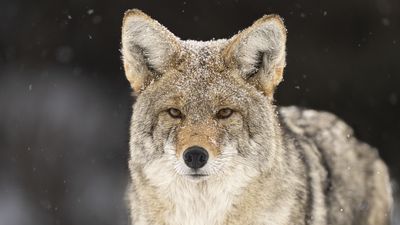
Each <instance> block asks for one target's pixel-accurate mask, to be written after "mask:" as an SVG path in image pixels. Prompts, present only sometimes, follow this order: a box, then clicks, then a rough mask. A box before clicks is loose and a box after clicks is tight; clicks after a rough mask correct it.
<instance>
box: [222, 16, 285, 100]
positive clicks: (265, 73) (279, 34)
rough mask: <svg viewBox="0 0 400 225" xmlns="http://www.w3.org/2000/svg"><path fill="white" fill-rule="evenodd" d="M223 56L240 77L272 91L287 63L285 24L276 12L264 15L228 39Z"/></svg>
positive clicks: (267, 93)
mask: <svg viewBox="0 0 400 225" xmlns="http://www.w3.org/2000/svg"><path fill="white" fill-rule="evenodd" d="M224 54H225V58H226V60H227V61H228V63H229V64H233V65H234V66H236V67H237V68H238V69H239V71H240V73H241V75H242V77H243V78H244V79H246V80H248V81H249V82H250V83H252V84H253V85H255V86H256V87H257V88H258V89H259V90H261V91H263V92H264V93H265V94H266V95H271V96H272V95H273V92H274V89H275V87H276V86H277V85H278V84H279V82H280V81H281V80H282V75H283V69H284V67H285V65H286V61H285V58H286V28H285V26H284V24H283V20H282V19H281V18H280V17H279V16H277V15H266V16H264V17H262V18H261V19H259V20H257V21H256V22H254V24H253V25H252V26H250V27H249V28H247V29H245V30H243V31H242V32H240V33H239V34H237V35H235V36H233V37H232V38H231V39H230V43H229V44H228V46H227V48H226V49H225V52H224Z"/></svg>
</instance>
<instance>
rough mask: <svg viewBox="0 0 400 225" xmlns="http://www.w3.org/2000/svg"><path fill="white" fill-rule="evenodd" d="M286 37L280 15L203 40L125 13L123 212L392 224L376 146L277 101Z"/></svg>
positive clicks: (156, 224) (327, 119)
mask: <svg viewBox="0 0 400 225" xmlns="http://www.w3.org/2000/svg"><path fill="white" fill-rule="evenodd" d="M285 45H286V28H285V26H284V24H283V21H282V19H281V18H280V17H279V16H277V15H266V16H264V17H262V18H261V19H259V20H257V21H256V22H254V24H253V25H252V26H250V27H249V28H247V29H245V30H243V31H241V32H239V33H238V34H236V35H234V36H233V37H231V38H230V39H222V40H212V41H204V42H203V41H193V40H181V39H179V38H178V37H176V36H175V35H174V34H172V33H171V32H170V31H168V30H167V29H166V28H165V27H164V26H162V25H161V24H159V23H158V22H157V21H155V20H153V19H152V18H150V17H149V16H147V15H146V14H145V13H143V12H142V11H140V10H137V9H133V10H128V11H127V12H126V13H125V16H124V19H123V25H122V49H121V52H122V58H123V64H124V69H125V74H126V77H127V79H128V80H129V82H130V84H131V87H132V89H133V92H134V93H135V94H136V96H137V98H136V102H135V104H134V106H133V115H132V120H131V130H130V133H131V134H130V135H131V136H130V160H129V168H130V174H131V182H130V183H131V184H130V185H129V188H128V192H127V193H128V194H127V196H128V200H129V208H130V214H131V220H132V224H134V225H150V224H151V225H247V224H248V225H250V224H251V225H289V224H291V225H328V224H329V225H350V224H351V225H356V224H357V225H384V224H389V220H390V219H389V218H390V213H391V204H392V197H391V189H390V180H389V175H388V169H387V167H386V166H385V164H384V163H383V161H382V160H381V159H380V158H379V156H378V152H377V150H376V149H374V148H372V147H370V146H369V145H367V144H365V143H362V142H360V141H359V140H357V139H356V138H355V137H354V136H353V131H352V129H351V128H350V127H349V126H348V125H347V124H345V123H344V122H343V121H342V120H340V119H338V118H337V117H336V116H334V115H332V114H330V113H327V112H320V111H314V110H309V109H302V108H298V107H277V106H275V105H274V101H273V94H274V89H275V88H276V86H277V85H278V84H279V82H280V81H281V80H282V75H283V69H284V67H285V65H286V63H285V57H286V51H285Z"/></svg>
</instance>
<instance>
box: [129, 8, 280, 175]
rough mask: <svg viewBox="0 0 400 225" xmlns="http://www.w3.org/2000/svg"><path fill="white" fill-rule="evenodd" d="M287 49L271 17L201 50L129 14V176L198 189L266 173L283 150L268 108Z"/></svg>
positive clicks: (201, 46)
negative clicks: (166, 179)
mask: <svg viewBox="0 0 400 225" xmlns="http://www.w3.org/2000/svg"><path fill="white" fill-rule="evenodd" d="M285 42H286V30H285V27H284V25H283V22H282V20H281V19H280V18H279V17H278V16H276V15H268V16H264V17H262V18H261V19H259V20H257V21H256V22H255V23H254V24H253V25H252V26H250V27H249V28H247V29H245V30H243V31H241V32H240V33H238V34H236V35H234V36H233V37H231V38H230V39H223V40H215V41H214V40H213V41H206V42H201V41H192V40H181V39H179V38H178V37H176V36H175V35H174V34H172V33H171V32H170V31H168V30H167V29H166V28H165V27H163V26H162V25H161V24H159V23H158V22H157V21H155V20H153V19H151V18H150V17H149V16H147V15H146V14H144V13H143V12H141V11H139V10H129V11H127V12H126V13H125V17H124V20H123V26H122V50H121V51H122V56H123V63H124V68H125V73H126V77H127V79H128V80H129V82H130V84H131V86H132V88H133V90H134V92H135V94H136V95H137V99H136V103H135V105H134V108H133V116H132V124H131V143H130V147H131V162H130V167H131V169H139V170H143V171H145V172H146V171H153V172H154V173H153V175H152V176H160V177H162V176H173V177H179V178H183V179H186V178H187V179H189V180H195V181H200V180H201V181H203V180H207V179H212V178H218V177H223V176H227V175H234V171H235V170H236V169H237V168H256V169H266V168H268V166H269V165H272V164H273V163H274V161H276V158H275V152H276V151H277V150H278V149H279V147H280V145H281V134H280V130H279V125H278V121H277V118H276V117H277V116H276V113H275V108H274V106H273V104H272V100H273V92H274V89H275V87H276V86H277V85H278V83H279V82H280V81H281V80H282V73H283V69H284V67H285ZM155 168H156V169H155Z"/></svg>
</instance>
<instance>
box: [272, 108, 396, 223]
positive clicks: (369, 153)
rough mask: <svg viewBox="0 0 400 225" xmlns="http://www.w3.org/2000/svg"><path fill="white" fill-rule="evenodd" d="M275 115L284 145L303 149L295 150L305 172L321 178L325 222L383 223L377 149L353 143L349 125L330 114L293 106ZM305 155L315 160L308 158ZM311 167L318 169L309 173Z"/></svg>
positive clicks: (384, 190) (384, 187)
mask: <svg viewBox="0 0 400 225" xmlns="http://www.w3.org/2000/svg"><path fill="white" fill-rule="evenodd" d="M279 112H280V115H281V116H280V119H281V122H282V123H281V124H282V127H283V130H284V133H285V135H286V137H287V138H288V139H287V140H288V142H289V143H290V142H291V143H297V144H294V146H296V145H297V146H299V145H304V144H305V143H306V145H307V146H308V147H306V148H301V147H300V148H299V149H301V151H304V152H303V154H304V155H303V156H302V157H304V158H305V160H306V164H308V167H309V169H310V170H311V173H308V176H309V179H311V180H312V179H315V176H319V177H322V178H323V180H322V184H321V187H322V189H323V192H322V193H323V195H324V197H323V199H324V201H325V203H324V205H325V206H326V208H327V222H328V224H348V223H349V221H358V223H357V224H381V223H382V222H381V221H385V222H384V224H389V218H390V208H388V206H389V205H390V204H391V203H390V204H387V202H386V199H391V190H390V186H389V183H390V182H389V177H388V171H387V168H386V166H385V164H384V163H383V162H382V160H381V159H380V158H379V155H378V152H377V150H376V149H374V148H372V147H371V146H369V145H368V144H365V143H363V142H360V141H358V140H357V139H356V138H355V137H354V136H353V130H352V129H351V127H349V126H348V125H347V124H346V123H345V122H343V121H342V120H341V119H339V118H338V117H337V116H335V115H333V114H331V113H328V112H321V111H315V110H310V109H303V108H298V107H294V106H291V107H281V108H279ZM311 149H312V150H311ZM310 152H312V153H310ZM310 155H314V157H315V156H317V158H318V160H317V161H315V160H310V158H309V157H310ZM315 165H320V166H321V167H322V168H319V169H318V171H312V170H313V166H315ZM382 208H386V209H385V210H384V211H383V212H382V211H380V210H382ZM371 214H373V215H374V216H371Z"/></svg>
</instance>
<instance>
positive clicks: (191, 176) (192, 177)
mask: <svg viewBox="0 0 400 225" xmlns="http://www.w3.org/2000/svg"><path fill="white" fill-rule="evenodd" d="M185 175H186V177H188V178H189V179H190V180H202V179H205V178H206V177H208V175H207V174H201V173H190V174H185Z"/></svg>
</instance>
